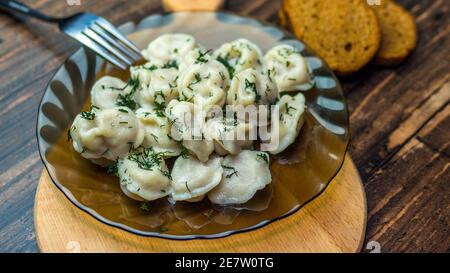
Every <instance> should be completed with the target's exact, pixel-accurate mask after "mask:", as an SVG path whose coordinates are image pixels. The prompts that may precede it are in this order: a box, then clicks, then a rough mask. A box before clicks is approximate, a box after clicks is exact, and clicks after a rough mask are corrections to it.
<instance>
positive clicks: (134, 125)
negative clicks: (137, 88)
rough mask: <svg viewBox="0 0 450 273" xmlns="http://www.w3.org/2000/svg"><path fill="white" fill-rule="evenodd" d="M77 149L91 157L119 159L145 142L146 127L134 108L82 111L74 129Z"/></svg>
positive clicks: (72, 134)
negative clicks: (144, 128)
mask: <svg viewBox="0 0 450 273" xmlns="http://www.w3.org/2000/svg"><path fill="white" fill-rule="evenodd" d="M70 135H71V137H72V139H73V147H74V149H75V150H76V151H77V152H79V153H81V155H82V156H83V157H85V158H88V159H96V158H105V159H108V160H116V159H117V158H121V157H124V156H125V155H126V154H127V153H128V151H129V150H130V147H131V148H133V147H134V148H136V147H138V146H139V145H141V143H142V141H143V139H144V130H143V128H142V124H141V123H140V122H139V120H138V118H137V117H136V116H135V115H134V113H133V111H132V110H131V109H129V108H126V107H115V108H111V109H98V108H97V107H95V106H92V107H91V109H90V110H89V111H87V112H81V113H80V114H79V115H78V116H77V117H76V118H75V120H74V122H73V125H72V127H71V129H70Z"/></svg>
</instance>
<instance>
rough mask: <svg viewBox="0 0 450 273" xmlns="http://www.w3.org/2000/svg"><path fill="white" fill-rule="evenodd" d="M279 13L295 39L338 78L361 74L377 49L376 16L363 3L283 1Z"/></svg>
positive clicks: (348, 0)
mask: <svg viewBox="0 0 450 273" xmlns="http://www.w3.org/2000/svg"><path fill="white" fill-rule="evenodd" d="M282 9H283V11H284V15H285V16H286V18H285V20H284V21H285V22H286V24H289V25H290V28H291V30H292V31H293V32H294V33H295V35H296V36H297V37H298V38H300V39H301V40H303V41H304V42H305V43H307V44H308V45H309V46H310V47H311V48H312V49H313V50H314V51H315V52H316V54H317V55H319V56H320V57H321V58H322V59H324V60H325V61H326V62H327V63H328V65H329V66H330V68H331V69H333V70H334V71H335V72H336V73H338V74H340V75H349V74H353V73H355V72H357V71H358V70H360V69H361V68H362V67H364V66H365V65H366V64H367V63H369V62H370V61H371V59H372V58H373V57H374V56H375V54H376V53H377V51H378V49H379V47H380V42H381V31H380V26H379V24H378V20H377V16H376V15H375V11H373V10H372V9H371V8H370V7H369V6H368V5H367V4H366V1H365V0H325V1H324V0H284V1H283V8H282ZM282 16H283V15H282Z"/></svg>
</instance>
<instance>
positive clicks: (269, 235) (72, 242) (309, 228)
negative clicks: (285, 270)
mask: <svg viewBox="0 0 450 273" xmlns="http://www.w3.org/2000/svg"><path fill="white" fill-rule="evenodd" d="M366 213H367V208H366V198H365V193H364V187H363V185H362V183H361V179H360V177H359V174H358V171H357V169H356V168H355V165H354V164H353V161H352V160H351V158H350V157H349V156H346V158H345V161H344V165H343V167H342V169H341V171H340V172H339V173H338V175H337V176H336V177H335V178H334V180H333V181H332V182H331V183H330V185H329V186H328V187H327V188H326V190H325V192H324V193H322V194H321V195H320V196H319V197H317V198H316V199H314V200H313V201H312V202H310V203H308V204H307V205H305V206H304V207H303V208H301V209H300V210H299V211H298V212H296V213H294V214H293V215H291V216H289V217H286V218H283V219H281V220H279V221H276V222H274V223H271V224H269V225H267V226H265V227H262V228H259V229H256V230H253V231H249V232H244V233H239V234H234V235H231V236H228V237H224V238H219V239H211V240H204V239H196V240H168V239H159V238H151V237H142V236H138V235H134V234H131V233H129V232H126V231H123V230H120V229H117V228H114V227H110V226H107V225H105V224H102V223H101V222H99V221H97V220H95V219H94V218H93V217H91V216H90V215H88V214H86V213H85V212H83V211H81V210H80V209H78V208H76V207H75V206H74V205H72V203H70V201H68V199H67V198H66V197H65V196H64V195H63V194H62V193H61V192H60V191H59V190H58V189H57V188H56V186H55V185H54V184H53V183H52V181H51V179H50V177H49V176H48V173H47V172H46V171H44V172H43V173H42V176H41V179H40V182H39V186H38V189H37V193H36V200H35V208H34V216H35V219H34V223H35V229H36V240H37V243H38V246H39V249H40V250H41V251H42V252H357V251H360V249H361V247H362V244H363V241H364V235H365V229H366Z"/></svg>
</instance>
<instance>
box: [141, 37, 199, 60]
mask: <svg viewBox="0 0 450 273" xmlns="http://www.w3.org/2000/svg"><path fill="white" fill-rule="evenodd" d="M196 46H197V43H196V41H195V38H194V37H192V36H191V35H188V34H183V33H168V34H163V35H161V36H159V37H158V38H156V39H155V40H153V41H152V42H151V43H150V44H149V45H148V47H147V49H144V50H143V51H142V56H143V57H144V58H145V59H147V60H149V61H150V62H151V63H153V64H155V65H158V66H162V65H164V64H166V63H168V62H173V61H176V62H179V60H180V59H181V57H183V56H185V55H186V54H187V53H188V52H189V51H190V50H191V49H193V48H195V47H196Z"/></svg>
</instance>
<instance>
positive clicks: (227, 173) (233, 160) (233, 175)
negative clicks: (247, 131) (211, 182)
mask: <svg viewBox="0 0 450 273" xmlns="http://www.w3.org/2000/svg"><path fill="white" fill-rule="evenodd" d="M222 168H223V175H222V181H221V182H220V184H219V185H218V186H217V187H215V188H214V189H212V190H211V191H210V192H209V193H208V198H209V200H210V201H211V202H212V203H214V204H219V205H231V204H243V203H246V202H247V201H248V200H250V199H251V198H252V197H253V196H254V195H255V193H256V192H257V191H258V190H261V189H263V188H264V187H265V186H266V185H267V184H269V183H270V182H271V181H272V176H271V175H270V169H269V155H268V154H267V153H265V152H259V151H249V150H243V151H241V152H240V153H239V154H238V155H228V156H226V157H225V158H224V159H223V162H222Z"/></svg>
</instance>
